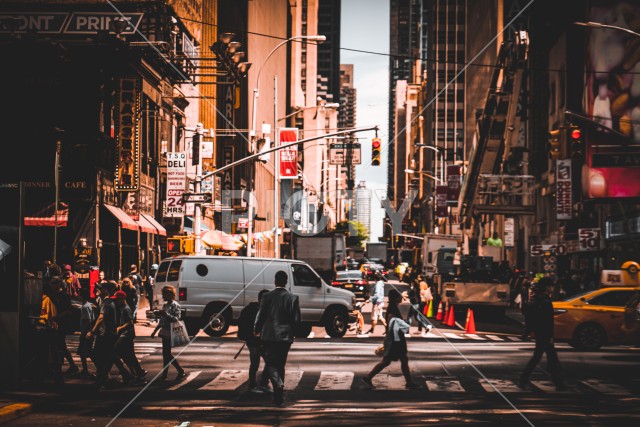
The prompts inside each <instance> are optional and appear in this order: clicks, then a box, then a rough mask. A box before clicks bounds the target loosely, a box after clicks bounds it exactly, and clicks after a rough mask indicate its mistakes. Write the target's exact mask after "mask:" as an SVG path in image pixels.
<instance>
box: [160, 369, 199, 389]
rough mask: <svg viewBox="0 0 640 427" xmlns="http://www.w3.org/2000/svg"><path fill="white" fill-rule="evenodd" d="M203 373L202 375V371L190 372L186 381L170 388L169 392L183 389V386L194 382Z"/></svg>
mask: <svg viewBox="0 0 640 427" xmlns="http://www.w3.org/2000/svg"><path fill="white" fill-rule="evenodd" d="M201 373H202V371H193V372H189V374H188V375H187V378H185V379H184V380H182V381H180V382H179V383H178V384H176V385H173V386H171V387H169V388H168V389H167V390H177V389H179V388H180V387H183V386H185V385H187V384H188V383H189V382H190V381H191V380H194V379H195V378H196V377H197V376H198V375H200V374H201Z"/></svg>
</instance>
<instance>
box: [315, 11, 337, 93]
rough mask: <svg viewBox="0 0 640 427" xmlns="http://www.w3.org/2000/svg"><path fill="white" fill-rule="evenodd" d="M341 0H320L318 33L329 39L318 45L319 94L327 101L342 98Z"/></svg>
mask: <svg viewBox="0 0 640 427" xmlns="http://www.w3.org/2000/svg"><path fill="white" fill-rule="evenodd" d="M341 3H342V2H341V0H320V1H319V3H318V34H322V35H324V36H326V37H327V41H326V42H324V43H322V44H321V45H319V46H318V96H321V97H322V98H323V99H325V100H326V101H327V102H338V100H339V99H340V8H341V6H342V5H341Z"/></svg>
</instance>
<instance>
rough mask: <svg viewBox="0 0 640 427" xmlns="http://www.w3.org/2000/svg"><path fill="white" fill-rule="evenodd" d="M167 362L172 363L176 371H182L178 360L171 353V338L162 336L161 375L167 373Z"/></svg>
mask: <svg viewBox="0 0 640 427" xmlns="http://www.w3.org/2000/svg"><path fill="white" fill-rule="evenodd" d="M169 363H171V364H172V365H173V367H174V368H176V370H177V371H178V372H182V371H183V369H182V366H180V364H179V363H178V360H177V359H175V358H174V357H173V355H172V354H171V338H167V337H162V366H163V368H162V369H163V370H164V372H163V376H166V375H167V372H168V369H169Z"/></svg>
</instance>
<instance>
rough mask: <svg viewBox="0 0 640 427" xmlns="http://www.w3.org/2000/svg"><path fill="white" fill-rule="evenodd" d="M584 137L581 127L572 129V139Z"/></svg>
mask: <svg viewBox="0 0 640 427" xmlns="http://www.w3.org/2000/svg"><path fill="white" fill-rule="evenodd" d="M581 137H582V132H580V129H573V130H572V131H571V139H580V138H581Z"/></svg>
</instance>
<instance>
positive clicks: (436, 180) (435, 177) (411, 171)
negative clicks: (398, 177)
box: [404, 169, 444, 184]
mask: <svg viewBox="0 0 640 427" xmlns="http://www.w3.org/2000/svg"><path fill="white" fill-rule="evenodd" d="M404 173H406V174H413V173H417V174H420V175H424V176H426V177H427V178H431V179H432V180H434V181H435V182H436V184H444V180H443V179H440V178H438V177H437V176H433V175H431V174H430V173H427V172H422V171H416V170H413V169H405V170H404Z"/></svg>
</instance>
